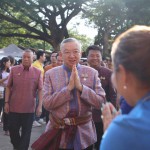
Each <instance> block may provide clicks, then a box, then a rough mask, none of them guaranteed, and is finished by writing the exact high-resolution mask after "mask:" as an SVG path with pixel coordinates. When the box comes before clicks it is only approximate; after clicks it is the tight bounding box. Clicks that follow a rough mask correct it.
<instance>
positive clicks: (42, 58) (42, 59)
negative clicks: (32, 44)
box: [40, 53, 46, 63]
mask: <svg viewBox="0 0 150 150" xmlns="http://www.w3.org/2000/svg"><path fill="white" fill-rule="evenodd" d="M40 59H41V61H42V62H43V63H44V61H45V60H46V56H45V53H44V54H43V56H40Z"/></svg>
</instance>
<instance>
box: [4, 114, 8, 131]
mask: <svg viewBox="0 0 150 150" xmlns="http://www.w3.org/2000/svg"><path fill="white" fill-rule="evenodd" d="M8 119H9V114H6V113H5V112H3V130H4V131H8V130H9V120H8Z"/></svg>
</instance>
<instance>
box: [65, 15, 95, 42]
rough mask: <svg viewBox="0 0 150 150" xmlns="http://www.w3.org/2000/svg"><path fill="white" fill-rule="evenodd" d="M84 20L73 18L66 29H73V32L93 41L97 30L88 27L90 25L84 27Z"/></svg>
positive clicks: (78, 17)
mask: <svg viewBox="0 0 150 150" xmlns="http://www.w3.org/2000/svg"><path fill="white" fill-rule="evenodd" d="M77 24H78V25H77ZM85 24H86V20H85V19H80V16H75V17H74V18H72V20H71V21H70V22H69V23H68V25H67V27H68V29H73V31H78V32H79V34H83V35H86V36H87V37H89V38H91V39H93V38H94V37H95V35H96V34H97V30H96V29H94V28H92V27H90V26H92V25H89V26H87V25H85Z"/></svg>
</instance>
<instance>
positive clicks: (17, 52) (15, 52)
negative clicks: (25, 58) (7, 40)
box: [0, 44, 24, 59]
mask: <svg viewBox="0 0 150 150" xmlns="http://www.w3.org/2000/svg"><path fill="white" fill-rule="evenodd" d="M23 52H24V51H23V50H22V49H20V48H19V47H17V46H16V45H15V44H10V45H9V46H7V47H5V48H2V49H0V58H2V57H4V56H9V55H10V56H13V57H15V58H18V59H19V58H21V57H22V54H23Z"/></svg>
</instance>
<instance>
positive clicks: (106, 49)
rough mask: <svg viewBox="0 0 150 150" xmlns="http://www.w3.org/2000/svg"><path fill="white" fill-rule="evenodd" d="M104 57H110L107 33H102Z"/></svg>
mask: <svg viewBox="0 0 150 150" xmlns="http://www.w3.org/2000/svg"><path fill="white" fill-rule="evenodd" d="M103 39H104V49H103V50H104V55H105V56H106V55H110V54H109V38H108V33H107V32H105V33H104V38H103Z"/></svg>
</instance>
